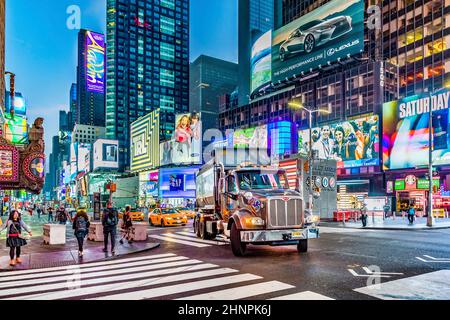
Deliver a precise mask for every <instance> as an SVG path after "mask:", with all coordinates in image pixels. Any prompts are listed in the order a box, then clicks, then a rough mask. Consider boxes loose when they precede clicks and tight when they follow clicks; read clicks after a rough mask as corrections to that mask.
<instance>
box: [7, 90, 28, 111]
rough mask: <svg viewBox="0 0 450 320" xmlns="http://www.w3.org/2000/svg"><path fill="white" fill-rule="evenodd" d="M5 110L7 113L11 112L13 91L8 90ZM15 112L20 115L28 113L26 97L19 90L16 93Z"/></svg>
mask: <svg viewBox="0 0 450 320" xmlns="http://www.w3.org/2000/svg"><path fill="white" fill-rule="evenodd" d="M5 111H6V113H10V112H11V93H10V92H9V91H6V95H5ZM14 114H15V115H18V116H26V114H27V105H26V102H25V99H24V97H23V96H22V94H21V93H19V92H16V93H15V95H14Z"/></svg>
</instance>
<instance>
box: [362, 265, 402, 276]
mask: <svg viewBox="0 0 450 320" xmlns="http://www.w3.org/2000/svg"><path fill="white" fill-rule="evenodd" d="M362 268H363V270H364V271H365V272H366V273H367V274H373V275H374V274H375V275H376V274H382V275H400V276H401V275H403V273H398V272H373V271H372V270H370V269H369V268H367V267H362Z"/></svg>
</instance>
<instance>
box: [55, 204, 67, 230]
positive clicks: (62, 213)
mask: <svg viewBox="0 0 450 320" xmlns="http://www.w3.org/2000/svg"><path fill="white" fill-rule="evenodd" d="M56 220H57V221H58V223H59V224H62V225H65V224H66V223H67V212H66V209H64V207H63V206H59V209H58V211H56Z"/></svg>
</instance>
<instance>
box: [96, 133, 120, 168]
mask: <svg viewBox="0 0 450 320" xmlns="http://www.w3.org/2000/svg"><path fill="white" fill-rule="evenodd" d="M118 152H119V142H118V141H117V140H107V139H98V140H97V141H95V143H94V156H93V158H94V163H93V169H94V170H96V169H99V168H101V169H118V168H119V154H118Z"/></svg>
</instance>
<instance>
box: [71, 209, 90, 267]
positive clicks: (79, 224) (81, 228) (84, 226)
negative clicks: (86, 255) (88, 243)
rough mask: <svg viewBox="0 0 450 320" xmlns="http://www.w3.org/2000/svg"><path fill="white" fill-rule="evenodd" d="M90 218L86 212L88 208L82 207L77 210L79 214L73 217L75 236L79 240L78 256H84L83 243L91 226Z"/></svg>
mask: <svg viewBox="0 0 450 320" xmlns="http://www.w3.org/2000/svg"><path fill="white" fill-rule="evenodd" d="M90 224H91V223H90V222H89V218H88V215H87V212H86V208H84V207H80V208H78V210H77V214H76V215H75V218H74V219H73V224H72V228H73V230H74V234H75V237H76V238H77V241H78V256H79V257H80V258H81V257H82V256H83V244H84V238H86V236H87V234H88V233H89V226H90Z"/></svg>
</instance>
